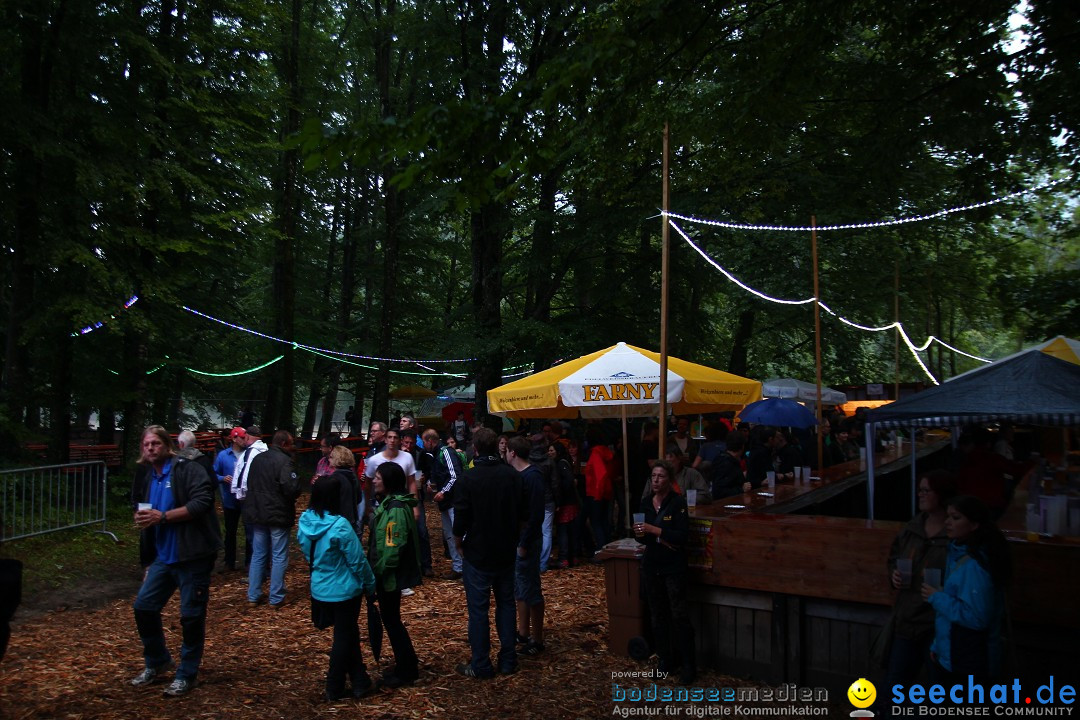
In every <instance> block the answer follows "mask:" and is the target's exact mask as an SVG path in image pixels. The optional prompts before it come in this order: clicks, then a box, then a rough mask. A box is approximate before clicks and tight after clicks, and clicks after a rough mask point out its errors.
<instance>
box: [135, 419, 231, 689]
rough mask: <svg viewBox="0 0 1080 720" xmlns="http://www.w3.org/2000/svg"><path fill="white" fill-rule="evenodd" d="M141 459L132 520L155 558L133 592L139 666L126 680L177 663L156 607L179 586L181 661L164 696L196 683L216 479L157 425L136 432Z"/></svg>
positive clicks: (148, 678) (141, 682)
mask: <svg viewBox="0 0 1080 720" xmlns="http://www.w3.org/2000/svg"><path fill="white" fill-rule="evenodd" d="M140 447H141V450H142V454H141V457H140V459H139V462H141V463H143V464H145V465H147V466H148V467H149V472H148V473H146V475H145V482H144V486H143V487H142V488H141V495H140V502H139V505H138V510H137V511H136V512H135V524H136V525H138V526H139V528H141V529H142V531H143V534H144V539H145V541H146V542H145V544H146V546H147V547H148V548H149V549H150V552H151V554H152V558H153V561H152V562H151V563H150V567H149V568H147V571H146V576H145V577H144V578H143V584H142V587H141V588H139V594H138V596H137V597H136V598H135V626H136V627H137V628H138V631H139V638H140V639H141V640H142V644H143V659H144V663H145V666H144V668H143V671H142V672H141V673H139V674H138V675H136V676H135V677H134V678H132V680H131V684H132V685H134V686H136V687H143V686H146V685H150V684H152V683H155V682H157V681H159V680H160V679H162V675H163V674H164V673H166V672H168V671H170V670H172V669H173V668H174V667H176V665H175V663H174V662H173V660H172V656H171V655H170V654H169V649H168V646H167V645H166V643H165V633H164V631H163V629H162V624H161V610H162V608H164V607H165V603H167V602H168V601H169V598H170V597H172V594H173V592H174V591H175V590H177V589H179V590H180V627H181V632H182V637H183V641H182V644H181V646H180V666H179V667H178V668H176V676H175V678H174V679H173V681H172V684H170V685H169V686H168V687H166V688H165V695H166V696H170V697H178V696H180V695H186V694H187V693H189V692H190V691H191V690H192V689H193V688H194V687H195V682H196V676H197V674H198V671H199V663H200V661H201V660H202V654H203V644H204V640H205V637H206V605H207V601H208V599H209V596H210V573H211V571H212V570H213V568H214V561H215V560H216V559H217V551H218V550H219V549H220V548H221V532H220V529H219V527H218V520H217V515H216V514H215V512H214V480H213V478H211V477H210V474H209V473H207V472H206V470H205V469H204V468H203V467H202V466H201V465H199V464H198V463H197V462H194V461H192V460H187V459H185V458H182V457H177V456H176V450H175V448H174V446H173V443H172V439H171V438H170V437H169V434H168V433H167V432H166V431H165V428H163V427H161V426H160V425H151V426H150V427H148V428H146V429H145V430H144V431H143V434H142V440H141V443H140Z"/></svg>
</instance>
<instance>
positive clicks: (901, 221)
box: [661, 177, 1070, 385]
mask: <svg viewBox="0 0 1080 720" xmlns="http://www.w3.org/2000/svg"><path fill="white" fill-rule="evenodd" d="M1069 179H1070V177H1063V178H1058V179H1056V180H1048V181H1046V182H1043V183H1039V184H1037V185H1034V186H1032V187H1030V188H1025V189H1023V190H1018V191H1017V192H1013V193H1009V194H1008V195H1002V196H1000V197H996V198H991V199H990V200H985V201H983V202H978V203H970V204H968V205H959V206H956V207H951V208H945V209H942V210H938V211H936V212H932V213H927V214H924V215H910V216H905V217H901V218H895V219H888V220H878V221H875V222H859V223H845V224H839V225H821V226H817V225H755V224H747V223H734V222H727V221H724V220H710V219H706V218H700V217H695V216H692V215H682V214H679V213H672V212H664V211H661V215H662V216H664V217H666V218H667V221H668V224H669V225H670V226H671V227H672V228H673V229H674V230H675V232H676V233H678V235H679V236H680V237H681V238H682V239H683V241H684V242H686V243H687V244H688V245H689V246H690V247H691V248H692V249H693V250H694V251H695V252H697V253H698V255H700V256H701V257H702V258H704V259H705V261H706V262H708V263H709V264H710V265H712V267H713V268H715V269H716V270H718V271H719V272H720V273H721V274H722V275H723V276H724V277H726V278H727V279H728V280H729V281H730V282H732V283H733V284H735V285H736V286H738V287H739V288H741V289H742V290H744V291H746V292H748V293H750V294H752V295H754V296H756V297H758V298H760V299H761V300H765V301H766V302H771V303H775V304H778V305H808V304H810V303H813V302H817V304H818V307H820V308H821V309H822V310H824V311H825V312H826V313H828V314H829V315H830V316H832V317H834V318H836V319H837V320H839V321H840V322H841V323H843V324H845V325H847V326H849V327H853V328H856V329H858V330H863V331H865V332H874V333H880V332H887V331H889V330H896V332H897V334H898V335H899V336H900V339H901V340H902V341H903V343H904V345H905V346H906V347H907V349H908V351H909V352H910V353H911V356H912V357H913V358H914V359H915V362H916V363H917V364H918V365H919V367H920V368H921V369H922V371H923V372H924V373H925V374H926V376H927V377H928V378H929V379H930V380H931V381H932V382H933V383H934V384H935V385H938V384H940V383H939V382H938V380H937V378H936V377H934V375H933V373H931V372H930V369H929V368H927V367H926V364H925V363H924V362H923V360H922V358H921V357H920V356H919V353H920V352H923V351H925V350H926V349H927V348H929V347H930V345H931V344H932V343H935V342H936V343H938V344H940V345H941V346H943V347H945V348H948V349H949V350H951V351H952V352H955V353H958V354H960V355H963V356H964V357H968V358H971V359H973V360H977V361H979V362H982V363H990V362H993V361H992V360H989V359H987V358H984V357H979V356H978V355H973V354H971V353H968V352H964V351H963V350H960V349H959V348H957V347H954V346H953V345H950V344H949V343H947V342H945V341H944V340H942V339H941V338H938V337H935V336H934V335H930V336H929V337H927V339H926V341H925V342H924V343H923V344H922V345H916V344H915V343H914V342H913V341H912V339H911V337H910V336H909V335H908V332H907V329H906V328H905V327H904V325H903V323H901V322H900V321H899V320H897V321H895V322H892V323H889V324H888V325H880V326H876V327H873V326H869V325H863V324H861V323H857V322H855V321H853V320H849V319H848V318H846V317H844V316H843V315H841V314H840V313H838V312H836V311H835V310H833V309H832V308H831V307H829V306H828V304H826V303H825V302H824V301H823V300H822V299H821V298H817V297H808V298H802V299H798V300H791V299H788V298H779V297H774V296H772V295H769V294H768V293H765V292H762V291H761V290H758V289H757V288H754V287H751V286H750V285H748V284H747V283H745V282H743V281H742V280H740V279H739V278H738V277H736V276H735V275H734V274H733V273H732V272H730V271H729V270H728V269H727V268H725V267H724V266H723V265H721V264H720V263H719V262H717V261H716V260H715V259H714V258H712V257H711V256H709V254H708V253H706V252H705V251H704V250H703V249H702V248H701V247H700V246H699V245H698V244H697V243H695V242H694V241H693V239H691V237H690V236H689V235H688V234H687V233H686V232H685V231H684V230H683V229H682V228H681V227H680V226H679V224H678V223H677V222H675V221H676V220H680V221H683V222H688V223H695V224H699V225H704V226H707V227H715V228H724V229H728V230H742V231H768V232H803V233H805V232H812V231H816V232H828V231H835V230H865V229H878V228H886V227H895V226H897V225H907V224H911V223H919V222H926V221H929V220H936V219H939V218H943V217H947V216H949V215H953V214H956V213H962V212H967V211H970V210H976V209H979V208H984V207H990V206H992V205H998V204H1001V203H1005V202H1009V201H1011V200H1015V199H1017V198H1020V197H1022V196H1024V195H1029V194H1032V193H1037V192H1041V191H1043V190H1048V189H1050V188H1053V187H1056V186H1058V185H1061V184H1062V183H1064V182H1066V181H1067V180H1069Z"/></svg>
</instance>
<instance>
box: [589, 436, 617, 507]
mask: <svg viewBox="0 0 1080 720" xmlns="http://www.w3.org/2000/svg"><path fill="white" fill-rule="evenodd" d="M614 478H615V453H613V452H611V448H609V447H608V446H607V445H597V446H596V447H594V448H593V449H592V452H591V453H589V462H588V463H586V464H585V494H586V495H588V496H589V497H591V498H592V499H593V500H611V499H612V498H613V497H614V496H615V491H614V487H613V481H614Z"/></svg>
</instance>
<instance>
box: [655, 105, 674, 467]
mask: <svg viewBox="0 0 1080 720" xmlns="http://www.w3.org/2000/svg"><path fill="white" fill-rule="evenodd" d="M670 146H671V128H670V125H669V124H668V123H666V122H665V123H664V160H663V167H664V178H663V191H662V192H663V204H662V205H661V207H662V208H663V210H664V212H663V215H661V219H662V220H663V222H664V226H663V229H662V230H661V232H660V238H661V246H662V247H661V251H660V410H659V416H660V417H659V421H660V437H659V438H658V444H659V456H658V457H660V458H661V459H663V457H664V451H665V445H666V441H667V366H668V336H667V331H668V328H667V319H668V256H669V254H670V247H671V243H670V241H671V225H670V224H669V223H668V216H667V214H668V212H669V210H670V209H671V207H670V202H671V199H670V197H669V190H668V188H669V183H670V180H671V178H670V165H669V161H668V153H669V152H670Z"/></svg>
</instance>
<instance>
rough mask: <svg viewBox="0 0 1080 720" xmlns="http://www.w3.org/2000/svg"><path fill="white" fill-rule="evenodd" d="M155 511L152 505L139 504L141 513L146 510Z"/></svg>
mask: <svg viewBox="0 0 1080 720" xmlns="http://www.w3.org/2000/svg"><path fill="white" fill-rule="evenodd" d="M153 509H154V506H153V505H151V504H150V503H139V512H142V511H144V510H153Z"/></svg>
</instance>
